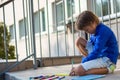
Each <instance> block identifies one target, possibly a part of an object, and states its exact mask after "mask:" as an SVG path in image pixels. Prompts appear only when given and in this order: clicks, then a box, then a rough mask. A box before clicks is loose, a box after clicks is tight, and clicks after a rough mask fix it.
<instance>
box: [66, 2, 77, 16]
mask: <svg viewBox="0 0 120 80" xmlns="http://www.w3.org/2000/svg"><path fill="white" fill-rule="evenodd" d="M74 13H75V3H74V0H67V15H68V18H69V17H71V16H72V15H73V14H74Z"/></svg>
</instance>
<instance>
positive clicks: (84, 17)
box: [75, 11, 100, 30]
mask: <svg viewBox="0 0 120 80" xmlns="http://www.w3.org/2000/svg"><path fill="white" fill-rule="evenodd" d="M94 22H95V23H96V24H99V22H100V21H99V18H98V17H97V16H96V15H95V14H94V13H93V12H91V11H83V12H82V13H81V14H80V15H79V16H78V18H77V21H76V23H75V28H76V29H77V30H82V29H83V28H84V27H86V26H89V25H91V24H93V23H94Z"/></svg>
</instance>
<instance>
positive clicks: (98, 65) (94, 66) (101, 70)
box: [70, 58, 109, 75]
mask: <svg viewBox="0 0 120 80" xmlns="http://www.w3.org/2000/svg"><path fill="white" fill-rule="evenodd" d="M107 66H108V65H107V64H106V63H105V62H104V61H103V58H98V59H94V60H90V61H87V62H84V63H81V64H80V65H79V66H77V67H75V68H74V69H72V70H71V73H70V74H72V75H73V73H75V75H86V74H107V73H109V70H108V68H107Z"/></svg>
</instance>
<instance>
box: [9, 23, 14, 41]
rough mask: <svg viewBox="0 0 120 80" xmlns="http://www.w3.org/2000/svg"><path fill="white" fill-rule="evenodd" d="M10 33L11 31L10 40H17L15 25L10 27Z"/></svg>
mask: <svg viewBox="0 0 120 80" xmlns="http://www.w3.org/2000/svg"><path fill="white" fill-rule="evenodd" d="M9 31H10V39H11V40H12V39H15V35H14V26H13V25H11V26H10V27H9Z"/></svg>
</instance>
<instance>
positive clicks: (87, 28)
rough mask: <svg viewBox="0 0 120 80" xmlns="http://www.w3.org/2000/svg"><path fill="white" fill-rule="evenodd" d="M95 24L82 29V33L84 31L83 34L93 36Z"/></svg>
mask: <svg viewBox="0 0 120 80" xmlns="http://www.w3.org/2000/svg"><path fill="white" fill-rule="evenodd" d="M96 26H97V25H96V24H95V23H93V24H91V25H90V26H86V27H84V28H83V31H85V32H87V33H90V34H94V33H95V31H96Z"/></svg>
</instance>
